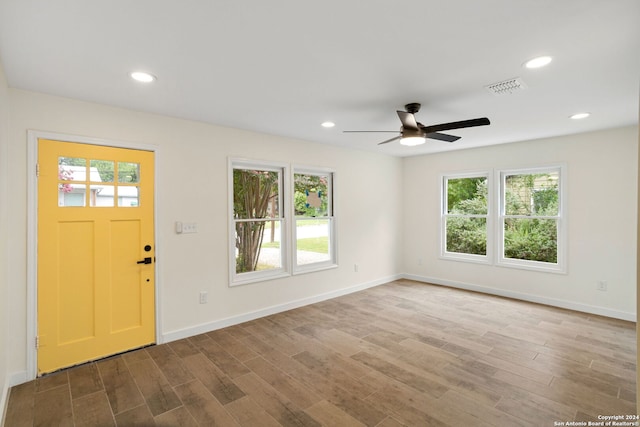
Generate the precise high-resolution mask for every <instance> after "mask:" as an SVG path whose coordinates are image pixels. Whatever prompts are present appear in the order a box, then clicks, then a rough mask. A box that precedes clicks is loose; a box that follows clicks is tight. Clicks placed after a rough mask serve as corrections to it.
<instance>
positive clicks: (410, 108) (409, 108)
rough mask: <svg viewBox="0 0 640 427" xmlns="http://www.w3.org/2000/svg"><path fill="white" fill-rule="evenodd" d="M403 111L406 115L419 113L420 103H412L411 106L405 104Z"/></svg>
mask: <svg viewBox="0 0 640 427" xmlns="http://www.w3.org/2000/svg"><path fill="white" fill-rule="evenodd" d="M404 109H405V111H406V112H407V113H411V114H415V113H417V112H418V111H420V103H419V102H412V103H411V104H407V105H405V106H404Z"/></svg>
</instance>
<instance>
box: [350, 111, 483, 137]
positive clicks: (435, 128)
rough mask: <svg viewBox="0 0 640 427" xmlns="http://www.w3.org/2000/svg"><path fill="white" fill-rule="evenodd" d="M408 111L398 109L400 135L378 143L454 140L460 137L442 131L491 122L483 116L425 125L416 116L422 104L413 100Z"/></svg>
mask: <svg viewBox="0 0 640 427" xmlns="http://www.w3.org/2000/svg"><path fill="white" fill-rule="evenodd" d="M404 108H405V110H406V111H396V112H397V113H398V117H399V118H400V121H401V122H402V127H400V135H398V136H394V137H393V138H391V139H387V140H386V141H382V142H380V143H379V144H378V145H382V144H387V143H389V142H393V141H396V140H398V139H399V140H400V144H402V145H420V144H424V143H425V142H427V140H426V138H429V139H437V140H439V141H446V142H454V141H457V140H459V139H460V137H459V136H454V135H448V134H446V133H440V131H443V130H452V129H462V128H470V127H475V126H485V125H488V124H490V123H491V122H490V121H489V119H488V118H486V117H481V118H478V119H471V120H462V121H460V122H451V123H441V124H439V125H431V126H425V125H423V124H422V123H420V122H418V121H417V120H416V117H415V113H417V112H418V111H420V104H419V103H417V102H413V103H411V104H407V105H405V106H404ZM344 132H345V133H349V132H394V133H397V132H398V131H386V130H373V131H369V130H345V131H344Z"/></svg>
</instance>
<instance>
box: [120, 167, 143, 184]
mask: <svg viewBox="0 0 640 427" xmlns="http://www.w3.org/2000/svg"><path fill="white" fill-rule="evenodd" d="M118 182H122V183H127V184H129V183H131V184H133V183H138V182H140V163H129V162H118Z"/></svg>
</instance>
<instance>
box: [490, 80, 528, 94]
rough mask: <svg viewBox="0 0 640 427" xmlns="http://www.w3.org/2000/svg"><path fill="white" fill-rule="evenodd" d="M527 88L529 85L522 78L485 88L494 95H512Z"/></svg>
mask: <svg viewBox="0 0 640 427" xmlns="http://www.w3.org/2000/svg"><path fill="white" fill-rule="evenodd" d="M526 87H527V85H526V84H524V82H523V81H522V79H521V78H520V77H514V78H513V79H508V80H504V81H501V82H498V83H493V84H490V85H488V86H485V87H484V88H485V89H486V90H488V91H489V92H491V93H492V94H494V95H510V94H512V93H514V92H520V91H521V90H522V89H526Z"/></svg>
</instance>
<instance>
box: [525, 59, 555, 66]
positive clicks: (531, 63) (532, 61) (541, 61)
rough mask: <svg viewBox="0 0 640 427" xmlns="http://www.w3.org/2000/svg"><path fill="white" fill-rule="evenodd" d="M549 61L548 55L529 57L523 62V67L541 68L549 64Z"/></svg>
mask: <svg viewBox="0 0 640 427" xmlns="http://www.w3.org/2000/svg"><path fill="white" fill-rule="evenodd" d="M550 62H551V57H550V56H539V57H537V58H533V59H530V60H529V61H527V62H525V63H524V66H525V68H542V67H544V66H545V65H549V63H550Z"/></svg>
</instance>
